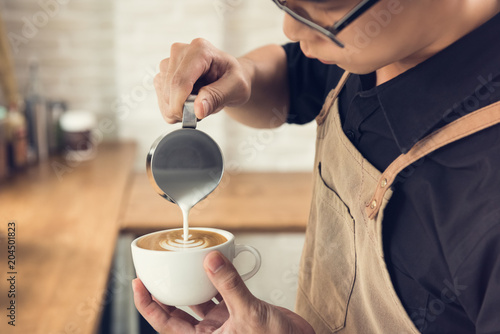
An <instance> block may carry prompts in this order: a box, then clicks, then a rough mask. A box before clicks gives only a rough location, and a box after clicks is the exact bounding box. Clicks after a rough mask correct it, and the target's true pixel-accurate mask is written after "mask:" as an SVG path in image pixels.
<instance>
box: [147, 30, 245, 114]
mask: <svg viewBox="0 0 500 334" xmlns="http://www.w3.org/2000/svg"><path fill="white" fill-rule="evenodd" d="M154 85H155V89H156V95H157V97H158V104H159V106H160V110H161V112H162V115H163V117H164V119H165V120H166V121H167V122H168V123H170V124H173V123H176V122H179V121H180V120H182V106H183V104H184V101H186V98H187V97H188V95H189V94H190V93H191V92H192V91H195V92H197V93H198V97H197V98H196V100H195V103H194V109H195V114H196V117H197V118H198V119H203V118H205V117H206V116H208V115H210V114H214V113H216V112H218V111H220V110H221V109H222V108H223V107H225V106H229V107H236V106H239V105H242V104H244V103H246V102H247V101H248V99H249V98H250V94H251V80H250V78H249V75H248V72H247V71H245V68H244V66H243V65H242V63H240V61H238V60H237V59H236V58H235V57H233V56H231V55H229V54H227V53H225V52H222V51H220V50H218V49H217V48H215V47H214V46H213V45H212V44H210V43H209V42H208V41H206V40H204V39H201V38H198V39H195V40H193V41H192V42H191V43H190V44H182V43H175V44H173V45H172V47H171V49H170V58H166V59H164V60H162V62H161V63H160V73H158V74H157V75H156V76H155V78H154Z"/></svg>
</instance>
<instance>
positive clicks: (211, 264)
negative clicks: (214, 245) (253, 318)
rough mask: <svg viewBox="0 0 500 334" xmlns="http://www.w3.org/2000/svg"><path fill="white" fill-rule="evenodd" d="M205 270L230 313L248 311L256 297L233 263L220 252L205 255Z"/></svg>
mask: <svg viewBox="0 0 500 334" xmlns="http://www.w3.org/2000/svg"><path fill="white" fill-rule="evenodd" d="M204 266H205V271H206V272H207V275H208V277H209V278H210V280H211V281H212V283H213V285H214V286H215V288H216V289H217V290H218V291H219V293H220V294H221V295H222V297H223V298H224V301H225V303H226V304H227V307H228V309H229V313H231V314H234V313H235V312H238V313H239V314H240V315H241V314H245V313H248V312H249V310H250V308H251V306H252V304H253V303H254V302H255V301H256V298H255V297H254V296H253V295H252V294H251V293H250V291H249V290H248V288H247V287H246V285H245V283H243V280H242V279H241V277H240V274H238V272H237V271H236V268H234V266H233V264H232V263H231V262H230V261H228V259H226V258H225V257H224V256H223V255H222V254H221V253H220V252H217V251H214V252H211V253H209V254H208V255H207V256H206V257H205V262H204Z"/></svg>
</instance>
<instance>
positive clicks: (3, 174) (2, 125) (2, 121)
mask: <svg viewBox="0 0 500 334" xmlns="http://www.w3.org/2000/svg"><path fill="white" fill-rule="evenodd" d="M7 142H8V141H7V109H5V108H4V107H2V106H0V181H2V180H3V179H6V178H7V176H9V164H8V155H7Z"/></svg>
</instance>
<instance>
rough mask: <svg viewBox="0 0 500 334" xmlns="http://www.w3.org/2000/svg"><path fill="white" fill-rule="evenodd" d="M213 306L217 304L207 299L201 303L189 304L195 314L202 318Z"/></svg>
mask: <svg viewBox="0 0 500 334" xmlns="http://www.w3.org/2000/svg"><path fill="white" fill-rule="evenodd" d="M215 306H217V304H216V303H214V302H213V301H211V300H209V301H208V302H206V303H203V304H199V305H193V306H189V308H190V309H191V310H193V312H194V313H196V315H198V316H199V317H200V318H202V319H203V318H205V316H206V315H207V314H208V312H210V311H211V310H212V309H213V308H214V307H215Z"/></svg>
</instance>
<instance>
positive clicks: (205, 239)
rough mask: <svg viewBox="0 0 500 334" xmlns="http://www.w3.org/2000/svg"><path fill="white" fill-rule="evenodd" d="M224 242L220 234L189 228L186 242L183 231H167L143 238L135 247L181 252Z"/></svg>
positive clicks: (224, 239) (223, 237)
mask: <svg viewBox="0 0 500 334" xmlns="http://www.w3.org/2000/svg"><path fill="white" fill-rule="evenodd" d="M226 241H227V238H226V237H225V236H223V235H222V234H220V233H216V232H212V231H208V230H195V229H192V228H191V229H189V235H188V239H187V240H184V231H183V230H181V229H178V230H168V231H163V232H159V233H153V234H148V235H145V236H143V237H142V238H140V239H139V240H137V247H140V248H144V249H150V250H157V251H173V252H182V251H187V250H193V249H203V248H210V247H214V246H217V245H220V244H223V243H225V242H226Z"/></svg>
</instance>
